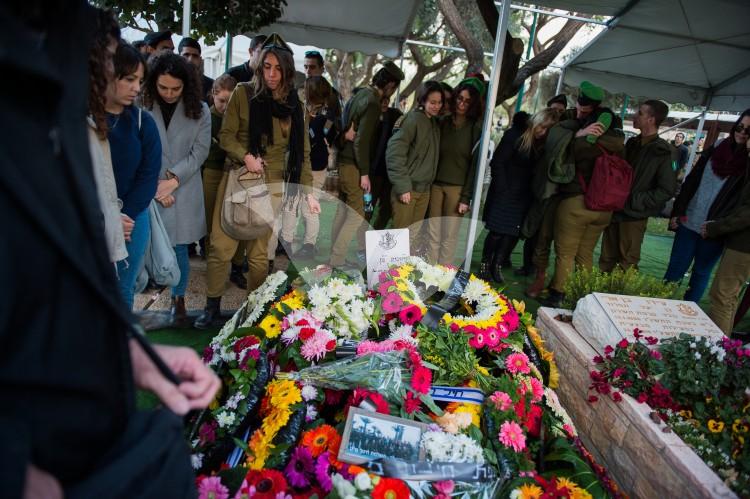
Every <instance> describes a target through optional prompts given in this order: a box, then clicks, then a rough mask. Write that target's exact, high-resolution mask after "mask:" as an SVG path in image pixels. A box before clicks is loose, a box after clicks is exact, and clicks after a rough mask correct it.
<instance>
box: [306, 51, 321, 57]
mask: <svg viewBox="0 0 750 499" xmlns="http://www.w3.org/2000/svg"><path fill="white" fill-rule="evenodd" d="M305 57H323V56H322V55H320V52H318V51H317V50H308V51H307V52H305Z"/></svg>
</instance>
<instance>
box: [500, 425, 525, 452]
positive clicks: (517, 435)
mask: <svg viewBox="0 0 750 499" xmlns="http://www.w3.org/2000/svg"><path fill="white" fill-rule="evenodd" d="M499 439H500V443H501V444H503V445H504V446H506V447H508V448H510V449H513V450H514V451H516V452H521V451H522V450H524V449H525V448H526V435H524V434H523V430H522V429H521V427H520V426H519V425H518V423H516V422H515V421H506V422H504V423H503V424H502V425H501V426H500V436H499Z"/></svg>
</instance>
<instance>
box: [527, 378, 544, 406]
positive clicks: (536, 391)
mask: <svg viewBox="0 0 750 499" xmlns="http://www.w3.org/2000/svg"><path fill="white" fill-rule="evenodd" d="M529 383H530V384H531V400H532V401H533V402H540V401H541V400H542V397H543V396H544V385H543V384H542V382H541V381H539V380H538V379H536V378H534V377H532V378H529ZM524 385H525V383H524Z"/></svg>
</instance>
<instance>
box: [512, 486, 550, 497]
mask: <svg viewBox="0 0 750 499" xmlns="http://www.w3.org/2000/svg"><path fill="white" fill-rule="evenodd" d="M517 490H518V492H519V494H518V499H539V498H540V497H542V494H543V493H544V491H543V490H542V488H541V487H538V486H536V485H533V484H530V483H529V484H525V485H521V486H520V487H519V488H518V489H517Z"/></svg>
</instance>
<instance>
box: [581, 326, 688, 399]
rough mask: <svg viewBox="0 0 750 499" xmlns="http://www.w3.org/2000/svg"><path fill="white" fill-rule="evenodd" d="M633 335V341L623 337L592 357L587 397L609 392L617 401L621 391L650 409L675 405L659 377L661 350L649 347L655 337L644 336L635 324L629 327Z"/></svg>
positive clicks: (662, 371) (660, 374)
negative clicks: (592, 367)
mask: <svg viewBox="0 0 750 499" xmlns="http://www.w3.org/2000/svg"><path fill="white" fill-rule="evenodd" d="M633 338H634V341H629V340H628V339H626V338H623V339H622V340H620V341H619V342H618V343H617V345H615V346H614V347H612V346H610V345H607V346H606V347H604V356H603V357H602V356H600V355H597V356H595V357H594V363H595V364H596V370H593V371H591V372H590V373H589V377H590V378H591V385H590V386H589V391H590V392H591V395H589V401H590V402H596V401H597V400H599V397H600V396H609V397H611V398H612V400H614V401H615V402H619V401H621V400H622V393H627V394H628V395H630V396H632V397H633V398H635V399H636V400H638V401H639V402H646V403H648V404H649V405H650V406H651V407H652V408H653V409H677V408H678V405H677V403H676V402H675V401H674V399H673V398H672V396H671V393H670V391H669V389H667V388H666V387H665V386H664V385H663V384H662V383H661V382H660V381H659V379H660V378H661V376H662V375H663V373H664V363H663V361H662V357H661V353H660V352H659V350H656V349H651V348H649V347H650V346H654V345H656V344H657V343H658V340H657V339H656V338H654V337H652V336H644V335H643V333H641V331H640V330H639V329H637V328H636V329H634V330H633Z"/></svg>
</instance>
